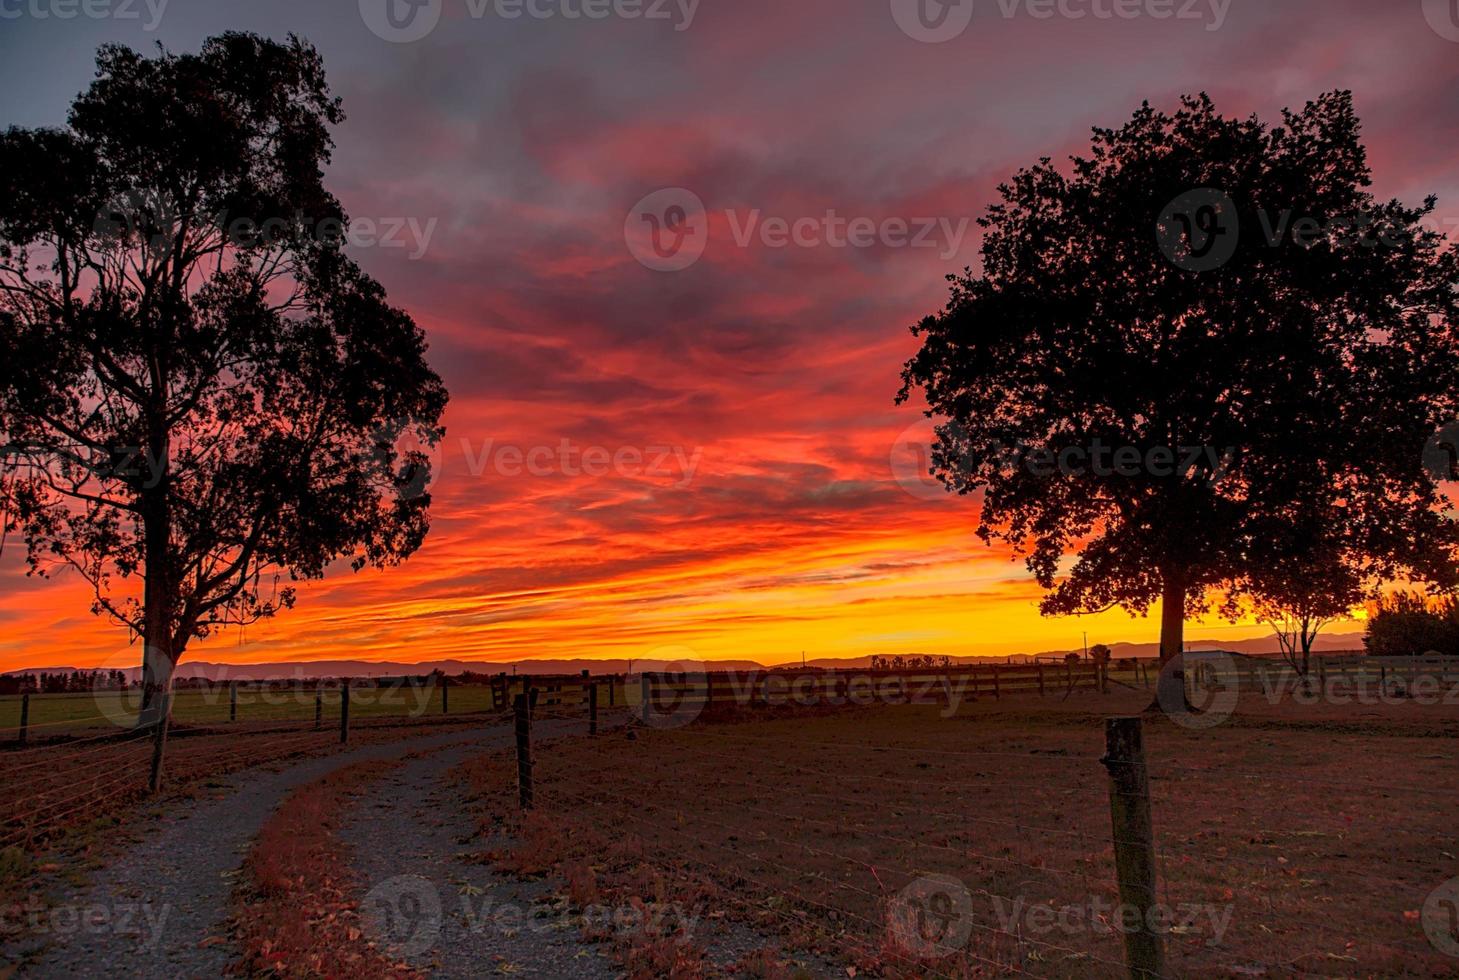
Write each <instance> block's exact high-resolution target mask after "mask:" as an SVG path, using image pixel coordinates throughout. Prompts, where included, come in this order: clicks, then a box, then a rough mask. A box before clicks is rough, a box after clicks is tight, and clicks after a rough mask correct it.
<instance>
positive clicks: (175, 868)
mask: <svg viewBox="0 0 1459 980" xmlns="http://www.w3.org/2000/svg"><path fill="white" fill-rule="evenodd" d="M508 737H509V731H508V729H507V728H506V727H504V726H501V725H497V726H494V727H492V728H489V729H478V730H475V731H467V732H462V731H455V732H447V733H439V734H435V735H427V736H420V737H417V738H409V739H402V740H401V741H398V742H388V743H383V744H377V745H369V746H364V747H361V748H358V749H352V750H348V751H345V752H340V753H337V754H335V755H330V756H325V757H322V758H318V759H310V760H308V761H305V762H301V763H298V764H296V765H292V766H289V767H288V768H286V769H284V770H282V771H279V772H266V771H264V772H260V771H257V770H254V771H251V772H243V773H239V774H236V775H235V776H234V777H230V780H229V782H230V783H231V784H232V785H233V786H234V787H236V788H235V789H234V790H233V791H232V792H230V793H227V794H226V795H224V796H222V797H220V798H213V799H207V800H199V801H192V802H185V803H179V804H178V806H177V809H175V810H174V811H173V812H171V813H169V814H167V815H166V816H164V817H163V818H161V820H160V821H159V822H158V823H157V824H155V825H151V826H149V827H147V828H146V834H145V837H144V838H143V840H142V841H141V843H139V844H137V845H136V846H134V847H133V848H132V849H131V850H129V851H127V852H126V853H125V854H124V855H122V856H121V857H120V858H118V859H117V860H115V861H113V862H112V863H111V864H109V865H108V866H107V867H105V868H103V869H102V870H100V871H98V872H97V873H96V874H95V875H94V877H93V879H92V881H91V883H90V885H89V886H85V887H69V888H63V889H61V891H60V894H58V895H56V896H55V899H54V901H55V905H54V907H53V910H52V912H51V913H50V914H49V916H48V923H49V925H48V927H47V928H45V929H43V930H42V933H41V934H40V935H38V936H35V937H32V938H31V939H30V940H28V942H27V944H25V945H21V946H19V947H17V948H11V949H7V950H5V952H6V955H7V958H10V959H12V960H20V961H21V962H22V964H23V965H22V966H21V969H20V973H19V975H20V976H26V977H149V978H151V977H168V978H170V977H217V976H221V975H222V973H223V970H224V969H225V968H226V967H227V966H228V964H229V963H231V962H233V960H234V959H235V958H236V956H237V951H236V950H235V949H234V948H233V945H232V943H231V942H230V941H229V940H228V938H227V929H226V922H227V918H228V913H229V907H228V906H229V897H230V895H231V892H232V889H233V884H234V879H235V876H236V871H237V869H238V867H239V865H240V864H241V862H242V860H243V856H244V854H245V853H246V851H247V849H248V845H249V842H250V841H252V839H253V837H254V835H256V834H257V833H258V831H259V828H261V827H262V826H263V824H264V822H265V821H266V820H267V819H268V817H269V815H270V814H271V813H273V811H274V809H275V808H276V807H277V806H278V804H279V802H280V801H281V800H282V799H283V798H284V796H285V795H286V794H287V793H289V792H290V791H291V790H293V789H295V788H297V787H299V786H302V785H304V784H306V783H308V782H311V781H312V780H315V779H318V778H320V777H321V776H324V775H325V774H327V773H329V772H331V771H333V770H335V769H337V768H339V767H341V766H344V765H349V764H351V763H355V762H365V761H369V760H372V759H382V760H383V759H389V758H395V757H399V756H401V755H404V754H408V753H411V752H415V751H421V750H429V749H439V748H445V747H450V746H453V745H459V746H461V747H462V748H461V751H467V750H468V749H470V748H482V747H485V746H490V745H499V744H502V743H503V742H504V740H505V739H507V738H508ZM56 910H60V916H59V917H58V916H57V913H56Z"/></svg>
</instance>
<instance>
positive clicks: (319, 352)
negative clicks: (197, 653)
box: [0, 33, 446, 723]
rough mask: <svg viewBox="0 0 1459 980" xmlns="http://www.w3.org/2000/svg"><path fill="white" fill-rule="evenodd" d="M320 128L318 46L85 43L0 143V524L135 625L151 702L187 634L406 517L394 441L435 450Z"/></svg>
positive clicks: (413, 462)
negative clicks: (66, 91)
mask: <svg viewBox="0 0 1459 980" xmlns="http://www.w3.org/2000/svg"><path fill="white" fill-rule="evenodd" d="M341 118H342V114H341V111H340V106H339V103H338V101H337V100H335V99H333V98H331V96H330V94H329V91H328V88H327V85H326V83H325V77H324V70H323V66H322V63H321V61H320V58H319V55H318V54H317V53H316V52H315V51H314V49H313V48H311V47H309V46H308V45H306V44H304V43H302V42H301V41H299V40H298V39H297V38H290V39H289V40H288V42H287V43H277V42H274V41H269V40H265V39H262V38H259V37H256V36H253V35H249V34H237V33H230V34H225V35H223V36H220V37H216V38H212V39H210V40H208V41H207V42H206V43H205V44H204V45H203V47H202V49H201V51H200V53H198V54H195V55H193V54H188V55H174V54H170V53H167V52H165V51H164V52H159V54H158V55H157V56H156V57H152V58H146V57H143V56H141V55H139V54H137V53H135V52H133V51H131V50H128V49H126V48H124V47H120V46H114V45H112V46H106V47H103V48H102V49H101V50H100V52H99V53H98V56H97V78H96V81H95V82H93V83H92V85H91V87H90V89H89V90H88V91H86V92H84V93H83V94H81V95H80V96H79V97H78V98H77V100H76V101H75V102H74V104H73V105H72V108H71V113H70V118H69V126H68V127H67V128H65V129H40V130H24V129H11V130H9V131H8V132H7V133H5V134H4V135H3V136H0V362H3V363H4V364H5V365H6V367H5V371H4V373H3V376H0V443H3V444H4V445H5V447H6V453H7V454H8V462H9V464H10V467H11V468H10V472H9V475H8V477H9V478H8V481H7V482H8V488H7V489H8V496H9V499H10V506H9V510H8V511H7V512H6V515H5V521H4V522H5V523H6V524H7V525H9V526H18V527H19V528H20V530H21V532H22V533H23V535H24V538H25V541H26V544H27V547H28V558H29V562H30V565H31V569H32V572H33V573H40V574H45V573H46V572H47V571H48V570H49V569H51V568H53V567H55V566H63V567H70V568H73V569H75V570H76V571H78V572H79V573H80V574H81V575H82V576H84V577H85V578H86V580H87V581H88V582H90V583H91V585H92V587H93V589H94V594H95V605H94V611H95V612H98V613H105V614H108V615H110V616H111V617H112V618H113V619H115V620H116V621H118V622H119V623H121V624H123V625H125V626H126V627H127V628H128V629H129V630H132V631H135V632H136V633H137V634H140V635H141V637H142V639H143V641H144V644H145V647H144V651H145V652H144V658H143V664H144V677H145V683H144V686H145V688H146V695H145V703H146V704H148V705H151V704H153V703H154V702H155V695H156V693H157V692H158V691H161V690H164V689H165V688H166V687H167V686H168V684H169V683H170V679H171V676H172V672H173V668H174V666H175V665H176V663H177V660H178V658H180V657H181V656H182V655H183V652H184V650H185V649H186V647H187V644H188V642H189V641H190V640H193V639H196V638H200V637H204V636H207V635H208V633H209V632H210V631H211V630H214V629H216V628H218V627H220V626H222V625H224V624H233V623H237V624H242V623H249V622H253V621H255V620H258V619H260V618H264V617H268V616H272V615H274V614H275V613H276V612H277V611H279V610H280V609H282V608H285V607H288V606H290V605H292V604H293V601H294V591H293V589H292V588H291V587H289V586H288V585H287V584H285V585H283V586H282V587H280V582H281V580H287V581H294V580H298V579H309V578H317V577H320V576H322V575H323V574H324V572H325V570H326V568H328V567H329V566H330V565H331V563H333V562H335V561H337V560H340V559H345V560H348V561H349V562H350V563H351V564H352V565H353V567H354V568H356V569H359V568H362V567H364V566H366V565H377V566H379V565H388V564H391V563H394V562H397V561H399V560H401V559H403V558H404V557H406V556H407V555H409V554H410V553H411V552H413V551H414V550H415V549H416V548H417V547H418V546H419V545H420V543H421V541H422V539H423V538H424V536H425V534H426V531H427V528H428V523H429V522H428V516H427V508H428V505H429V503H430V497H429V494H428V493H426V492H425V489H424V488H425V475H426V474H427V473H428V470H429V463H428V460H427V457H426V455H425V454H424V453H423V452H420V451H419V448H416V449H414V450H410V451H401V447H400V446H399V445H398V440H399V439H400V438H401V437H402V435H404V436H405V437H407V438H414V439H416V440H419V442H420V443H421V444H427V445H429V444H434V442H435V441H436V440H437V439H439V437H440V436H441V434H442V430H441V428H440V425H439V420H440V416H441V413H442V411H443V408H444V405H445V402H446V393H445V390H444V388H443V386H442V384H441V382H440V379H439V378H438V377H437V376H436V375H435V373H434V372H432V371H431V369H430V368H429V367H428V366H427V365H426V362H425V347H426V345H425V341H424V337H423V335H422V333H421V331H420V330H419V329H418V328H417V326H416V325H415V323H414V322H413V321H412V320H411V318H410V317H409V316H408V315H407V314H405V313H404V312H402V311H400V310H398V309H395V308H393V307H391V306H390V305H388V303H387V302H386V298H385V293H384V290H383V289H381V287H380V286H379V285H378V284H377V283H375V282H374V281H373V280H372V279H370V278H369V277H368V276H366V275H365V274H364V273H363V272H362V271H361V270H360V269H359V268H358V267H357V266H356V265H355V264H354V263H353V262H352V261H350V260H349V259H348V258H346V257H345V256H344V255H343V254H342V251H341V248H342V243H343V230H344V226H345V221H346V218H345V215H344V213H343V211H342V210H341V208H340V205H339V203H338V202H337V201H336V200H335V199H334V197H333V196H332V195H331V194H330V193H329V192H328V191H327V190H326V189H325V188H324V186H323V184H322V175H321V168H322V167H323V165H324V164H325V163H326V162H327V161H328V160H329V157H330V150H331V146H332V143H331V139H330V136H329V126H330V125H332V124H337V123H338V122H339V121H340V120H341ZM138 579H140V581H141V585H140V587H138V586H136V585H135V584H134V583H136V582H137V580H138ZM151 717H152V715H151V713H150V712H147V711H144V713H143V715H142V721H143V723H146V722H147V721H149V720H150V719H151Z"/></svg>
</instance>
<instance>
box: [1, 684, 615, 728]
mask: <svg viewBox="0 0 1459 980" xmlns="http://www.w3.org/2000/svg"><path fill="white" fill-rule="evenodd" d="M521 680H522V679H521V678H519V679H517V681H518V682H520V681H521ZM632 693H636V689H633V690H631V691H628V692H627V693H625V688H624V685H623V684H621V683H620V684H619V685H618V687H617V690H616V692H615V698H616V700H617V701H618V703H623V699H624V698H625V697H626V696H627V694H632ZM315 696H316V690H315V688H313V687H303V688H297V689H271V688H268V687H262V686H254V685H242V684H241V685H239V688H238V718H237V720H238V723H239V724H244V723H250V722H291V721H297V722H308V721H313V720H314V712H315ZM602 696H603V698H604V701H603V705H604V706H605V707H606V706H607V703H608V702H607V693H606V691H605V692H604V693H603V695H602ZM140 697H141V692H140V691H139V690H136V689H132V690H127V691H96V692H94V693H86V694H33V695H31V698H30V724H29V734H30V739H31V740H32V741H44V740H46V739H48V738H54V737H58V736H72V735H76V734H94V733H96V732H99V731H104V730H107V729H111V728H119V729H128V728H131V727H132V725H133V724H134V723H135V721H136V718H137V706H138V703H139V699H140ZM320 697H321V698H322V700H323V704H322V706H321V707H322V714H323V717H324V718H325V719H327V720H332V721H334V722H337V721H338V719H339V710H340V692H339V690H338V689H337V688H331V689H326V690H324V691H322V692H321V693H320ZM554 697H557V696H556V695H554ZM560 697H561V699H562V700H564V701H565V702H567V703H568V704H570V705H571V706H575V707H576V706H579V705H580V702H581V700H582V696H581V694H580V692H579V691H578V690H577V689H576V688H569V689H568V690H566V691H565V692H564V693H563V694H562V695H560ZM447 704H448V706H449V708H450V711H449V714H451V715H469V714H476V713H480V712H485V711H490V710H492V695H491V688H490V687H489V686H486V685H476V684H470V685H467V684H452V685H451V686H450V688H449V692H448V694H447ZM445 713H446V712H443V711H442V702H441V688H439V687H437V686H435V685H423V686H419V687H413V686H404V687H399V686H397V687H381V688H374V687H368V686H355V687H354V688H352V689H351V691H350V717H351V718H353V719H359V720H367V719H372V718H432V717H437V716H440V715H442V714H445ZM20 714H21V697H20V696H19V695H5V696H0V743H3V742H5V741H9V740H13V739H14V738H15V736H16V732H17V730H18V728H19V725H20ZM229 714H230V704H229V692H228V688H227V687H226V686H218V687H213V688H206V689H193V688H186V689H181V690H178V691H177V692H175V693H174V695H173V705H172V718H173V722H174V724H178V725H222V724H227V723H228V721H229Z"/></svg>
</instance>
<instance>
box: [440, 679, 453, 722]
mask: <svg viewBox="0 0 1459 980" xmlns="http://www.w3.org/2000/svg"><path fill="white" fill-rule="evenodd" d="M450 713H451V678H449V677H447V676H446V675H445V674H442V675H441V714H443V715H446V714H450Z"/></svg>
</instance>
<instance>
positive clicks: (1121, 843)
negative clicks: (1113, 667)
mask: <svg viewBox="0 0 1459 980" xmlns="http://www.w3.org/2000/svg"><path fill="white" fill-rule="evenodd" d="M1104 739H1105V755H1104V758H1103V759H1101V760H1100V761H1101V762H1102V763H1104V767H1105V768H1106V769H1107V770H1108V771H1109V812H1110V822H1111V829H1112V831H1113V834H1114V852H1115V879H1116V881H1117V882H1118V884H1119V891H1120V903H1121V905H1124V906H1128V907H1130V908H1134V909H1135V910H1137V911H1138V912H1139V916H1140V922H1139V924H1138V925H1137V926H1136V927H1135V928H1133V929H1130V928H1125V931H1124V937H1125V965H1126V967H1128V968H1129V971H1130V976H1131V977H1132V978H1134V980H1158V978H1159V977H1163V976H1164V975H1165V947H1164V941H1163V939H1162V938H1161V936H1160V933H1158V932H1156V931H1155V930H1154V929H1152V928H1151V927H1150V924H1149V923H1150V918H1151V917H1150V914H1149V913H1150V909H1151V907H1152V906H1154V905H1155V896H1156V891H1155V833H1154V830H1153V827H1152V825H1151V820H1150V774H1149V772H1148V771H1147V769H1146V767H1145V738H1144V733H1143V730H1142V728H1141V723H1140V719H1139V718H1110V719H1109V720H1108V721H1106V722H1105V733H1104ZM1121 920H1122V921H1123V916H1121Z"/></svg>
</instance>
